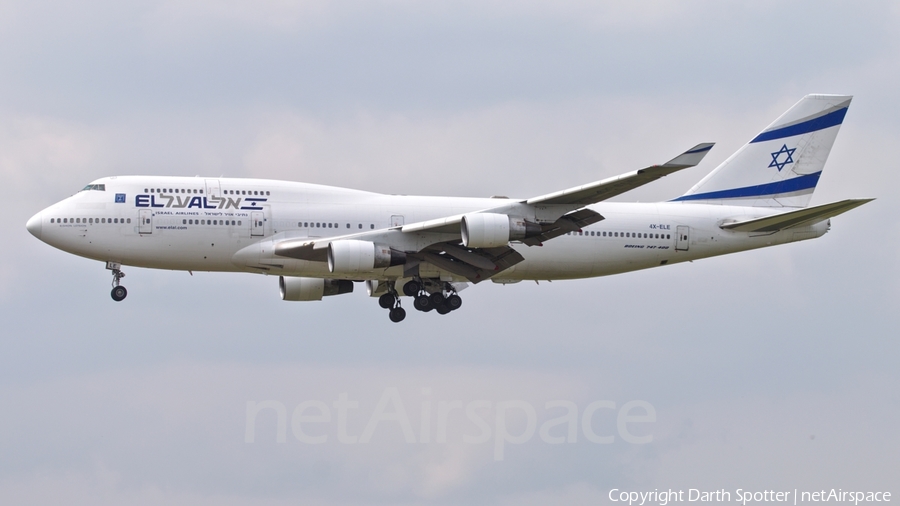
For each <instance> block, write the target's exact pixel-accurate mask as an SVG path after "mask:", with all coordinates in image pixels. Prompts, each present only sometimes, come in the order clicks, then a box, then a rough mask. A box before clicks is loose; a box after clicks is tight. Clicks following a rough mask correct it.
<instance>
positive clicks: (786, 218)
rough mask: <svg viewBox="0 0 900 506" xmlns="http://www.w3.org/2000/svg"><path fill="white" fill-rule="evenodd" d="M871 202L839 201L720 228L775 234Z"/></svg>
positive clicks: (856, 200) (866, 200) (724, 225)
mask: <svg viewBox="0 0 900 506" xmlns="http://www.w3.org/2000/svg"><path fill="white" fill-rule="evenodd" d="M873 200H875V199H848V200H841V201H840V202H832V203H830V204H823V205H821V206H815V207H808V208H804V209H799V210H797V211H791V212H787V213H780V214H776V215H774V216H765V217H763V218H754V219H752V220H745V221H737V222H732V223H725V224H723V225H721V227H722V228H724V229H727V230H735V231H738V232H777V231H779V230H784V229H786V228H792V227H801V226H805V225H812V224H814V223H818V222H820V221H823V220H827V219H828V218H831V217H834V216H837V215H839V214H842V213H846V212H847V211H849V210H851V209H854V208H857V207H859V206H861V205H863V204H865V203H867V202H871V201H873Z"/></svg>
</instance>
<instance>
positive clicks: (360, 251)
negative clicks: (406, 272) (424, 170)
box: [328, 239, 406, 274]
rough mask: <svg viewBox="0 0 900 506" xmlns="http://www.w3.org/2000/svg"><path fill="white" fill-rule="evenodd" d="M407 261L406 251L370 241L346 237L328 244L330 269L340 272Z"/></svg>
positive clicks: (352, 272)
mask: <svg viewBox="0 0 900 506" xmlns="http://www.w3.org/2000/svg"><path fill="white" fill-rule="evenodd" d="M404 263H406V253H403V252H402V251H397V250H395V249H391V247H390V246H385V245H383V244H375V243H373V242H369V241H358V240H355V239H344V240H340V241H332V242H331V243H329V244H328V271H329V272H337V273H340V274H358V273H361V272H370V271H372V270H373V269H382V268H385V267H392V266H394V265H402V264H404Z"/></svg>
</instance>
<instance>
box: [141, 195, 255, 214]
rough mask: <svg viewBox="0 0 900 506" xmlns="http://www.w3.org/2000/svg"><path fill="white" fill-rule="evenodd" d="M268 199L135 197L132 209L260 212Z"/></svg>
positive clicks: (175, 196) (177, 196)
mask: <svg viewBox="0 0 900 506" xmlns="http://www.w3.org/2000/svg"><path fill="white" fill-rule="evenodd" d="M267 200H269V199H262V198H243V197H238V198H234V199H233V198H230V197H200V196H187V195H184V196H182V195H166V194H164V193H160V194H158V195H156V194H152V195H146V194H144V195H135V197H134V207H154V208H169V209H243V210H248V211H254V210H260V209H262V207H260V204H262V203H263V202H265V201H267Z"/></svg>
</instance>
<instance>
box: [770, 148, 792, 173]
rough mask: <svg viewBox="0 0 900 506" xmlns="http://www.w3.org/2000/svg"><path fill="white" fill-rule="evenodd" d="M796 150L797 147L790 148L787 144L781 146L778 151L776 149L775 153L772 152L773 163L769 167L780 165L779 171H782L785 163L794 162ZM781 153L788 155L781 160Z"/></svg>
mask: <svg viewBox="0 0 900 506" xmlns="http://www.w3.org/2000/svg"><path fill="white" fill-rule="evenodd" d="M796 150H797V148H791V149H788V147H787V144H783V145H782V146H781V149H779V150H778V151H776V152H774V153H770V154H771V155H772V163H770V164H769V167H778V172H781V169H783V168H784V166H785V165H787V164H789V163H794V158H793V156H794V151H796ZM781 155H787V156H786V157H785V159H784V160H783V161H780V162H779V161H778V158H779V157H780V156H781Z"/></svg>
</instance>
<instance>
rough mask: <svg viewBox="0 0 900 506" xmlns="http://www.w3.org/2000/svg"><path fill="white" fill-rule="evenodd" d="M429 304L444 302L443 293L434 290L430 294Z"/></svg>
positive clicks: (437, 304) (441, 303)
mask: <svg viewBox="0 0 900 506" xmlns="http://www.w3.org/2000/svg"><path fill="white" fill-rule="evenodd" d="M430 297H431V305H432V306H435V307H437V306H441V305H443V304H444V294H443V293H441V292H434V293H433V294H431V296H430Z"/></svg>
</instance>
